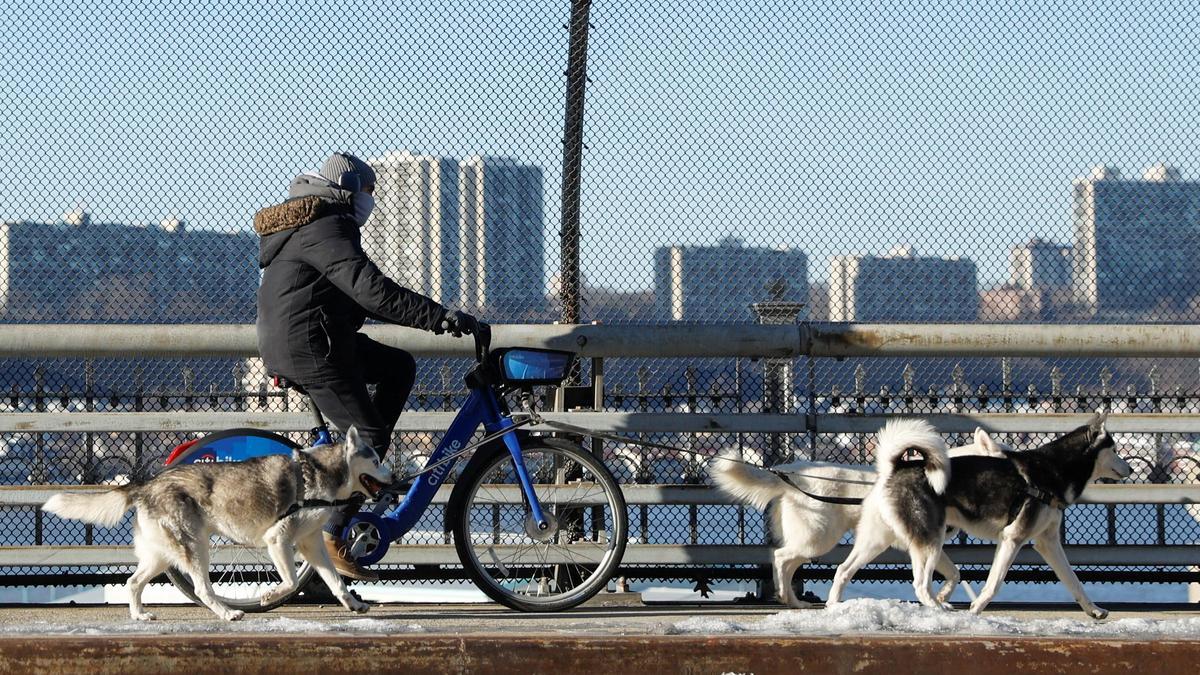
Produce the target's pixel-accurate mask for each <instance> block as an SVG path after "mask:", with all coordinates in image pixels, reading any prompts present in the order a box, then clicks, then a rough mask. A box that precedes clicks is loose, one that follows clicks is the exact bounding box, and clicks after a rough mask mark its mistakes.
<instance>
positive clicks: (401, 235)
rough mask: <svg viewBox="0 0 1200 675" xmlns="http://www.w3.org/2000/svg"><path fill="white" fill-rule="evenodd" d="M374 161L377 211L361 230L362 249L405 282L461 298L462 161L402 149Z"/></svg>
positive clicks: (449, 299)
mask: <svg viewBox="0 0 1200 675" xmlns="http://www.w3.org/2000/svg"><path fill="white" fill-rule="evenodd" d="M370 164H371V167H372V168H373V169H375V181H376V182H375V211H374V212H373V213H372V214H371V217H370V218H369V219H368V220H367V223H366V225H364V226H363V229H362V244H363V250H364V251H366V253H367V255H368V256H369V257H370V258H371V259H372V260H374V261H375V264H377V265H379V268H380V269H381V270H383V272H384V274H387V275H388V276H389V277H391V278H392V279H395V280H396V281H397V282H398V283H400V284H401V285H403V286H406V287H408V288H411V289H412V290H414V291H417V292H419V293H421V294H423V295H427V296H429V297H431V298H433V299H434V300H436V301H438V302H441V303H443V304H451V305H452V304H454V303H456V302H458V299H459V295H460V293H461V284H460V276H459V275H460V270H459V264H458V259H459V258H458V256H459V213H458V202H459V197H458V188H459V185H458V184H459V180H458V162H457V161H455V160H454V159H451V158H447V157H435V156H433V155H414V154H412V153H409V152H405V151H398V152H390V153H388V154H386V155H384V156H382V157H380V158H378V159H373V160H371V161H370Z"/></svg>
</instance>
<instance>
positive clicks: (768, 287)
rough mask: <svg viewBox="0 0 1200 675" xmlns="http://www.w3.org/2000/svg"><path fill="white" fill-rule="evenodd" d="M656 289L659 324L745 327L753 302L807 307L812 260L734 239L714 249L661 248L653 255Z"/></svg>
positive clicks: (704, 247)
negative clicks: (709, 324)
mask: <svg viewBox="0 0 1200 675" xmlns="http://www.w3.org/2000/svg"><path fill="white" fill-rule="evenodd" d="M654 289H655V303H656V306H657V307H658V315H659V317H660V320H671V321H687V322H694V323H733V322H746V321H751V320H753V315H752V313H751V311H750V305H751V304H752V303H755V302H762V301H763V300H785V301H793V302H807V301H808V260H807V258H806V257H805V255H804V253H803V252H801V251H794V250H789V249H784V248H763V247H754V246H746V245H744V244H743V242H742V240H740V239H737V238H735V237H728V238H726V239H724V240H723V241H721V242H720V243H719V244H717V245H716V246H663V247H661V248H659V249H658V250H657V251H655V253H654ZM802 318H803V317H802Z"/></svg>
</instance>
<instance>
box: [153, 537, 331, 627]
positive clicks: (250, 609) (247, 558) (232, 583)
mask: <svg viewBox="0 0 1200 675" xmlns="http://www.w3.org/2000/svg"><path fill="white" fill-rule="evenodd" d="M210 544H211V551H212V559H213V561H214V562H213V564H212V566H211V569H210V570H209V579H211V580H212V585H213V593H214V594H215V595H216V596H217V599H218V600H220V601H221V602H222V603H224V604H226V605H228V606H229V607H231V608H233V609H240V610H242V611H243V612H246V613H247V614H252V613H254V612H266V611H269V610H272V609H275V608H276V607H278V606H280V605H282V604H284V603H285V602H287V601H289V600H291V599H292V598H293V597H295V595H296V594H297V593H299V592H300V589H302V588H304V586H305V585H307V584H308V582H309V580H310V579H312V575H313V572H314V570H313V567H312V565H309V564H308V563H307V562H305V561H304V560H303V559H301V558H299V557H297V558H296V563H295V564H296V585H295V587H293V589H292V592H291V593H288V594H287V595H285V596H282V597H280V598H276V599H275V600H274V601H272V602H270V603H268V604H265V605H264V604H262V597H263V595H265V594H266V593H267V592H268V591H271V590H274V589H275V588H276V587H278V586H279V584H280V582H281V581H282V580H281V579H280V577H279V573H278V572H277V571H276V570H275V564H274V563H272V562H271V557H270V556H269V555H267V550H266V549H262V548H254V547H250V546H240V545H237V544H233V543H231V542H229V541H228V540H227V539H224V538H223V537H219V536H217V535H213V537H212V539H211V541H210ZM167 578H168V579H170V580H171V583H172V584H175V587H176V588H178V589H179V590H180V592H182V593H183V594H184V595H186V596H187V597H188V598H189V599H190V600H191V601H192V602H195V603H196V604H197V605H200V606H201V607H203V606H204V603H203V602H200V598H199V597H198V596H197V595H196V589H195V587H194V586H193V585H192V578H191V577H190V576H188V575H187V574H185V573H184V572H181V571H179V570H178V569H175V568H174V567H172V568H171V569H169V570H167Z"/></svg>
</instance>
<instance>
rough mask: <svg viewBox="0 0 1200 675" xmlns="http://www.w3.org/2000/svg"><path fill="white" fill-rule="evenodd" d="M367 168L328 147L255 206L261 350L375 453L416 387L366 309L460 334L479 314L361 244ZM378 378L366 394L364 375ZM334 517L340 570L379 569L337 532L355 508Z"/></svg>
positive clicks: (402, 355)
mask: <svg viewBox="0 0 1200 675" xmlns="http://www.w3.org/2000/svg"><path fill="white" fill-rule="evenodd" d="M374 193H375V172H374V170H373V169H371V167H370V165H368V164H367V163H366V162H364V161H362V160H361V159H359V158H358V157H355V156H354V155H350V154H346V153H336V154H334V155H332V156H331V157H330V158H329V159H328V160H326V161H325V163H324V165H322V167H321V170H320V172H319V173H316V174H313V173H306V174H302V175H300V176H297V177H296V178H295V179H293V180H292V183H291V186H290V187H289V188H288V199H287V201H284V202H283V203H281V204H278V205H276V206H271V207H268V208H265V209H262V210H261V211H259V212H258V213H256V214H255V216H254V229H255V231H256V232H258V234H259V235H260V236H261V240H260V242H259V260H258V264H259V267H261V268H262V269H263V277H262V283H261V284H260V286H259V288H258V318H257V330H258V350H259V353H260V354H261V355H262V359H263V363H264V365H265V366H266V368H267V372H268V373H271V374H272V375H279V376H282V377H284V378H286V379H288V380H289V381H291V382H293V383H295V384H297V385H299V386H300V387H302V388H303V389H304V390H305V391H307V392H308V394H309V395H310V396H311V397H312V398H313V400H314V401H315V402H316V404H317V406H318V407H319V408H320V409H321V411H322V412H323V413H325V416H326V417H328V418H329V420H330V422H332V423H333V425H334V426H335V427H336V428H338V429H340V430H342V431H343V432H344V431H345V430H346V429H349V428H350V426H351V425H355V426H357V427H358V430H359V432H360V433H361V434H362V436H363V439H364V440H365V441H366V442H368V443H370V444H371V446H372V447H373V448H374V449H375V451H376V452H377V453H378V454H379V456H380V457H381V458H382V457H383V455H384V453H386V452H387V449H388V445H389V444H390V442H391V436H392V429H393V428H394V427H395V425H396V420H397V418H399V416H400V411H401V410H402V409H403V408H404V403H405V401H406V400H407V399H408V394H409V392H410V391H411V390H412V386H413V380H414V378H415V375H416V363H415V362H414V361H413V357H412V355H411V354H409V353H408V352H406V351H404V350H402V349H397V348H395V347H389V346H387V345H383V344H380V343H379V342H376V341H374V340H372V339H370V338H368V337H367V336H366V335H364V334H362V333H359V332H358V330H359V328H361V327H362V325H363V321H364V320H365V319H366V318H367V317H370V318H373V319H377V320H379V321H384V322H387V323H394V324H399V325H402V326H411V327H413V328H420V329H423V330H427V331H432V332H434V333H439V334H440V333H444V332H450V333H452V334H453V335H456V336H459V337H461V336H462V335H464V334H471V333H474V332H475V331H476V330H477V329H478V327H479V322H478V321H477V320H476V319H475V317H473V316H471V315H469V314H466V313H464V312H460V311H452V310H448V309H447V308H445V307H443V306H442V305H440V304H438V303H437V302H435V301H434V300H432V299H430V298H427V297H425V296H424V295H421V294H419V293H416V292H414V291H411V290H409V289H407V288H404V287H402V286H400V285H399V284H397V283H396V282H394V281H392V280H391V279H389V278H388V277H387V276H386V275H385V274H384V273H383V272H381V271H380V270H379V268H378V267H376V266H375V264H374V263H373V262H371V260H370V259H369V258H367V256H366V254H365V253H363V249H362V243H361V238H360V231H359V229H360V228H361V227H362V226H363V224H365V223H366V221H367V217H368V216H369V215H370V214H371V211H372V210H373V209H374V207H375V199H374ZM368 384H374V385H375V394H374V395H373V396H371V395H369V393H368V391H367V385H368ZM358 508H359V506H358V505H351V506H349V507H347V508H346V509H345V510H343V511H342V512H341V513H339V514H337V515H335V516H334V517H333V518H331V519H330V522H329V524H328V525H327V526H326V528H325V530H326V531H325V534H326V537H325V544H326V547H327V548H328V549H329V553H330V556H331V557H332V558H333V561H334V564H335V565H336V566H337V569H338V571H339V572H340V573H342V574H343V575H345V576H348V577H350V578H353V579H361V580H374V579H378V578H379V577H378V575H376V574H375V573H374V572H372V571H370V570H367V569H364V568H363V567H362V566H360V565H358V564H357V563H356V562H355V561H354V559H353V558H352V557H351V556H350V552H349V547H348V546H347V544H346V542H345V541H343V540H342V539H341V538H340V537H339V536H338V533H340V532H341V530H342V528H343V526H344V525H345V523H346V521H347V520H348V519H349V518H350V517H351V516H352V515H353V514H354V513H356V512H357V511H358Z"/></svg>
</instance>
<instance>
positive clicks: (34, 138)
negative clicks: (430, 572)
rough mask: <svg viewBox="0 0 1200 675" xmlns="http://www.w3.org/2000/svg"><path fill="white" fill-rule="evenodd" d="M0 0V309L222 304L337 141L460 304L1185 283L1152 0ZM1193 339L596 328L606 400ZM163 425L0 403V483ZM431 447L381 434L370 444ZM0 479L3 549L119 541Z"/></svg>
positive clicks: (881, 311)
mask: <svg viewBox="0 0 1200 675" xmlns="http://www.w3.org/2000/svg"><path fill="white" fill-rule="evenodd" d="M0 17H2V19H3V20H2V21H0V38H2V39H3V41H4V43H5V44H6V45H7V49H6V66H7V69H6V76H5V77H4V78H3V79H2V80H0V122H2V123H3V126H4V129H5V133H4V134H2V135H0V153H3V156H4V157H5V160H6V161H5V162H4V165H3V168H0V177H2V178H3V185H4V187H3V188H0V223H3V224H2V225H0V321H3V322H5V323H15V324H23V323H87V322H96V323H196V322H215V323H249V322H252V321H254V318H255V304H256V299H255V296H254V294H255V291H256V288H257V286H258V279H259V266H258V239H257V237H256V236H255V235H254V234H253V231H252V229H251V227H250V225H251V221H252V218H253V216H254V214H255V212H256V211H257V210H259V209H261V208H263V207H266V206H269V205H274V204H278V203H280V202H282V201H283V200H284V199H286V198H287V188H288V184H289V181H290V180H291V179H292V178H293V176H296V175H298V174H301V173H304V172H311V171H314V170H316V169H317V167H319V166H320V164H321V162H322V161H323V159H324V158H325V157H326V156H328V155H329V153H331V152H333V151H340V150H345V151H350V152H353V153H356V154H358V155H359V156H361V157H363V158H365V159H367V160H368V161H369V162H370V163H371V164H372V166H373V167H374V169H375V171H376V174H377V181H378V182H377V186H376V192H375V198H376V208H375V211H374V213H373V215H372V216H371V218H370V219H369V220H368V221H367V223H366V225H365V226H363V228H362V247H363V249H364V250H365V252H366V253H367V254H368V255H369V256H370V257H371V258H372V259H373V260H374V261H375V262H376V263H377V264H378V266H379V267H380V268H381V269H382V270H383V271H384V272H385V273H387V274H388V275H389V276H391V277H393V278H394V279H396V280H397V281H399V282H400V283H402V284H403V285H405V286H407V287H410V288H412V289H414V290H417V291H419V292H421V293H423V294H425V295H428V296H429V297H431V298H433V299H435V300H437V301H438V302H440V303H442V304H443V305H446V306H447V307H450V308H456V309H463V310H466V311H469V312H471V313H474V314H478V315H480V316H481V317H484V318H486V319H487V320H489V321H492V322H496V323H504V322H532V323H544V322H549V321H553V320H562V319H566V320H571V321H574V320H578V321H582V322H588V321H601V322H604V323H610V324H613V323H616V324H619V323H661V322H677V323H744V322H752V321H762V322H767V323H788V322H794V321H797V320H833V321H859V322H948V323H949V322H954V323H959V322H971V321H982V322H1001V323H1011V322H1021V323H1063V324H1068V323H1075V322H1107V323H1145V322H1153V323H1158V322H1161V323H1172V322H1187V321H1195V320H1196V318H1197V317H1198V316H1200V301H1198V298H1200V273H1198V272H1196V271H1195V267H1196V266H1195V265H1194V264H1192V262H1193V261H1194V260H1196V259H1197V258H1200V181H1198V180H1195V179H1196V178H1197V177H1200V158H1197V156H1196V152H1195V148H1197V147H1200V143H1198V140H1200V138H1198V137H1200V108H1198V107H1197V105H1196V103H1195V96H1194V95H1193V94H1194V91H1193V90H1194V87H1193V86H1192V84H1193V81H1194V78H1193V76H1192V74H1193V73H1194V72H1195V70H1196V66H1197V65H1198V64H1197V63H1196V61H1197V58H1198V57H1197V56H1196V55H1197V54H1200V50H1198V49H1197V44H1196V38H1195V35H1194V31H1192V30H1190V27H1191V26H1192V25H1193V24H1194V23H1195V19H1196V18H1197V16H1196V10H1194V9H1192V8H1189V7H1184V6H1181V5H1170V4H1158V3H1126V2H1113V3H1108V4H1106V5H1104V6H1102V7H1097V6H1095V5H1094V4H1086V3H1081V2H1072V1H1061V2H1059V1H1055V2H1043V3H1030V4H1017V5H1014V4H1012V3H997V2H983V3H975V4H973V5H970V6H967V5H959V4H954V3H927V4H919V5H913V4H912V3H893V2H880V3H868V4H854V5H846V4H844V3H828V2H805V3H777V2H757V1H754V0H740V1H739V2H734V3H730V2H700V3H685V4H680V3H676V4H667V3H643V2H630V1H628V0H597V1H596V2H591V3H589V2H582V1H580V0H576V1H575V2H571V1H570V0H553V1H552V0H538V1H536V2H524V3H510V2H495V1H488V0H483V1H479V2H470V3H466V2H443V1H438V0H416V1H414V2H409V3H405V4H404V5H403V6H396V5H393V4H389V3H378V2H370V1H368V0H363V1H361V2H360V1H356V0H341V1H338V2H321V3H312V2H293V3H260V2H245V1H243V0H220V1H219V2H214V3H208V4H205V5H202V6H200V5H196V4H195V3H187V2H176V1H174V0H163V1H161V2H155V3H152V4H150V5H146V4H144V3H134V2H124V1H117V2H109V3H101V4H96V3H90V4H89V3H76V2H54V1H52V0H34V1H33V2H29V3H24V4H21V5H20V6H18V5H8V6H5V7H3V8H0ZM756 303H757V305H756ZM1064 330H1069V328H1064ZM1164 330H1167V329H1165V328H1164ZM1196 368H1197V364H1196V363H1195V361H1193V360H1189V359H1104V360H1100V359H1065V358H1058V359H1051V358H1047V359H1032V358H1026V359H1011V360H999V359H980V358H976V359H961V360H947V359H918V360H912V361H906V360H901V359H874V360H865V359H846V360H842V361H835V360H828V359H827V360H815V359H814V360H806V359H798V360H795V361H789V362H784V363H779V362H776V363H763V362H758V361H750V360H745V359H641V358H617V359H610V360H609V361H608V363H607V366H606V370H605V373H604V377H605V398H604V403H605V406H606V408H607V409H609V410H630V411H648V412H649V411H678V412H761V411H773V412H781V413H788V412H796V413H814V414H820V413H822V412H839V411H841V412H845V411H874V412H915V413H922V412H939V411H989V410H990V411H1010V412H1035V411H1048V410H1058V411H1084V410H1094V409H1096V408H1098V407H1108V408H1112V409H1117V410H1121V409H1125V410H1136V411H1147V412H1154V411H1164V412H1172V411H1177V412H1192V411H1194V410H1195V409H1196V407H1197V406H1200V392H1198V391H1197V389H1198V385H1200V382H1198V380H1197V376H1196V375H1197V373H1196ZM464 370H465V364H464V363H463V362H460V361H454V360H427V361H424V362H422V363H421V364H420V372H419V374H418V382H417V386H416V389H415V391H414V394H413V396H412V398H411V399H410V402H409V408H410V409H422V410H452V409H455V408H456V406H457V404H458V403H459V402H461V398H462V396H463V394H464V392H463V391H462V387H461V386H460V381H461V380H460V375H461V373H462V372H463V371H464ZM0 371H2V373H3V379H2V382H0V383H2V386H0V408H3V409H4V410H7V411H45V410H72V411H107V410H122V411H136V410H146V411H149V410H266V409H271V410H280V409H284V408H285V407H286V406H296V405H299V404H300V403H299V401H297V400H295V399H294V398H293V399H291V400H289V399H288V398H287V397H286V396H285V395H283V394H282V393H280V392H278V391H275V390H273V389H270V388H269V387H268V386H267V385H266V374H265V372H264V371H263V369H262V366H261V363H259V362H257V361H255V360H249V361H242V360H233V359H204V360H200V359H191V360H168V359H156V360H138V361H134V360H96V361H86V362H85V361H80V360H68V359H43V360H36V361H33V360H23V359H22V360H18V359H7V360H2V361H0ZM581 377H582V381H583V382H587V381H589V377H590V373H589V372H588V369H587V367H586V364H585V369H584V372H583V373H582V374H581ZM788 383H790V386H788ZM781 386H782V387H785V389H781ZM186 437H187V435H183V434H180V435H175V434H141V433H139V434H99V433H96V434H86V435H85V434H15V433H14V434H6V435H5V436H4V437H3V438H0V443H3V446H2V447H0V480H2V482H4V483H6V484H15V485H21V484H37V483H64V484H74V483H93V482H103V481H106V480H112V479H113V478H114V477H116V476H120V475H129V476H146V475H150V474H152V473H153V472H154V471H155V470H157V467H158V466H160V465H161V460H162V458H163V456H164V455H165V453H166V452H167V451H169V449H170V448H171V447H172V446H173V445H174V444H175V443H177V442H179V441H181V440H184V439H185V438H186ZM648 438H650V439H651V440H658V441H664V442H678V443H687V444H689V446H690V447H693V448H696V449H703V450H716V449H717V448H720V447H726V446H728V445H730V444H738V445H740V446H742V447H743V448H744V449H745V450H746V452H747V454H748V456H751V457H756V458H758V459H761V460H763V461H781V460H785V459H788V458H791V457H810V458H817V459H832V460H837V461H864V460H867V459H869V457H870V447H869V439H868V438H867V437H864V436H861V435H819V434H795V435H788V436H779V435H775V436H772V435H768V434H726V435H693V436H687V437H683V436H680V435H672V436H668V435H649V436H648ZM1004 440H1005V441H1007V442H1010V443H1012V444H1013V445H1015V446H1019V447H1027V446H1029V445H1032V444H1034V443H1036V442H1038V441H1039V440H1041V437H1039V436H1035V435H1022V436H1011V437H1006V438H1004ZM1196 440H1197V439H1196V438H1193V437H1192V436H1189V435H1167V434H1141V435H1127V436H1124V437H1122V438H1121V443H1122V452H1123V453H1124V454H1125V455H1126V456H1128V457H1130V458H1133V459H1136V460H1137V461H1136V462H1135V470H1137V472H1138V473H1137V475H1136V480H1142V481H1153V482H1181V481H1182V482H1194V481H1196V480H1197V466H1198V464H1200V452H1198V451H1197V450H1196V447H1197V446H1196V445H1195V441H1196ZM434 441H435V436H434V435H432V434H403V435H400V434H398V435H397V438H396V439H395V442H394V444H393V448H394V450H393V453H392V458H393V461H395V462H396V463H398V464H400V463H418V462H420V461H421V457H422V456H424V455H427V454H428V453H429V452H430V451H431V450H432V448H433V445H434ZM605 454H606V459H607V460H608V461H609V463H610V465H611V466H612V467H613V469H614V470H615V472H616V473H617V474H618V476H619V478H620V479H621V480H622V481H625V482H630V483H634V482H651V483H655V482H658V483H675V482H679V483H698V482H703V481H705V480H706V477H705V474H704V471H703V467H702V465H701V464H700V463H698V462H697V461H695V460H694V459H692V458H690V457H688V456H679V457H674V456H670V455H669V454H665V455H661V456H660V455H651V454H646V453H640V452H639V453H633V452H631V451H629V450H628V449H627V448H620V447H609V445H608V444H606V445H605ZM1089 508H1090V507H1089ZM1146 508H1148V509H1149V510H1148V511H1146V510H1145V509H1142V510H1139V509H1138V508H1135V507H1129V508H1128V509H1126V508H1124V507H1121V508H1120V509H1119V511H1120V512H1121V517H1120V518H1119V519H1118V520H1119V521H1120V522H1121V523H1122V525H1121V527H1122V528H1132V529H1129V530H1128V531H1126V530H1124V529H1122V530H1121V532H1119V533H1118V536H1117V539H1118V540H1119V541H1120V542H1122V543H1124V542H1126V541H1128V542H1134V541H1137V542H1143V541H1151V540H1153V541H1154V542H1158V543H1186V542H1190V541H1194V540H1195V539H1197V538H1198V535H1197V532H1196V529H1195V528H1196V526H1195V518H1194V517H1193V516H1195V515H1196V514H1194V513H1191V512H1188V511H1186V510H1184V507H1174V506H1170V507H1146ZM1096 509H1099V511H1104V510H1105V507H1095V508H1093V509H1092V510H1090V511H1089V510H1081V511H1080V512H1079V513H1078V514H1077V515H1076V514H1073V518H1072V529H1071V531H1070V534H1069V535H1068V536H1069V538H1071V540H1072V541H1088V542H1091V541H1096V540H1099V539H1105V538H1106V537H1107V536H1108V525H1107V524H1106V523H1107V522H1108V521H1109V520H1110V519H1109V518H1107V516H1106V514H1104V513H1099V512H1096V513H1093V511H1096ZM7 511H9V513H7V515H6V518H7V520H6V522H7V523H9V525H6V527H7V528H8V529H7V530H6V531H8V532H10V534H9V535H6V536H9V537H10V538H11V539H12V542H13V543H43V542H50V541H58V542H64V543H65V542H67V541H68V540H71V539H72V538H74V537H76V536H77V534H78V536H86V538H87V541H88V542H89V543H90V542H92V541H96V542H105V543H118V542H123V541H125V537H127V534H126V533H125V532H124V531H123V530H122V531H121V532H118V533H108V534H101V533H93V532H92V530H91V529H88V530H87V532H86V533H83V531H82V530H80V532H79V533H76V531H75V530H72V529H70V528H69V527H68V526H66V525H63V524H54V525H53V527H51V526H49V525H47V524H46V523H43V522H42V521H41V519H40V516H37V515H36V514H35V512H34V510H32V509H27V508H22V509H8V510H7ZM1135 515H1136V517H1135ZM1143 516H1144V517H1143ZM639 519H640V520H639ZM756 519H758V520H756ZM1143 521H1144V524H1145V526H1144V527H1143ZM631 522H632V523H633V524H634V528H633V529H634V530H635V531H636V530H639V527H640V528H642V531H641V536H642V538H643V539H644V540H645V541H649V542H662V543H688V542H690V541H700V542H712V543H741V542H743V541H746V542H751V543H754V542H759V541H761V540H762V527H761V519H760V516H759V515H758V514H752V513H746V512H745V511H743V510H740V509H735V508H732V507H704V508H703V512H702V513H701V515H700V516H697V512H696V511H695V509H694V508H693V509H691V510H689V507H674V506H654V507H646V509H645V510H644V512H643V513H642V514H640V515H639V516H638V518H632V519H631ZM696 523H699V524H698V525H697V524H696ZM64 528H66V529H64ZM656 531H657V534H656ZM635 534H637V532H635Z"/></svg>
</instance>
